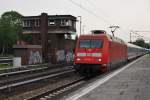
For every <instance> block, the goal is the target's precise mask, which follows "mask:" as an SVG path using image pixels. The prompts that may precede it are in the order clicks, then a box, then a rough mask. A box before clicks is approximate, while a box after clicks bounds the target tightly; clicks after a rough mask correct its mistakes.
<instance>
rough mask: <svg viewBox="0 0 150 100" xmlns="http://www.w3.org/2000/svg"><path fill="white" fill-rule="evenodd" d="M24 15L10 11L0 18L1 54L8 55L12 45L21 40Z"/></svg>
mask: <svg viewBox="0 0 150 100" xmlns="http://www.w3.org/2000/svg"><path fill="white" fill-rule="evenodd" d="M21 17H22V15H21V14H19V13H18V12H16V11H8V12H5V13H3V14H2V16H1V18H0V49H1V54H4V53H8V52H9V51H11V49H12V45H13V44H15V43H16V41H17V40H18V39H19V38H21V33H22V25H21V23H22V21H21Z"/></svg>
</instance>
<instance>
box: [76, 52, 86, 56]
mask: <svg viewBox="0 0 150 100" xmlns="http://www.w3.org/2000/svg"><path fill="white" fill-rule="evenodd" d="M77 56H79V57H84V56H86V53H77Z"/></svg>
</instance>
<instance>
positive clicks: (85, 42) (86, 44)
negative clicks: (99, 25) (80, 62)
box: [80, 40, 91, 48]
mask: <svg viewBox="0 0 150 100" xmlns="http://www.w3.org/2000/svg"><path fill="white" fill-rule="evenodd" d="M90 45H91V42H90V40H80V48H90V47H91V46H90Z"/></svg>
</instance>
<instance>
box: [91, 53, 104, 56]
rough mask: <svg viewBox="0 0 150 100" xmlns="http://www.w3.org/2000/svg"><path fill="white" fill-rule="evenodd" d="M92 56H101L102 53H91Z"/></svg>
mask: <svg viewBox="0 0 150 100" xmlns="http://www.w3.org/2000/svg"><path fill="white" fill-rule="evenodd" d="M92 56H93V57H101V56H102V54H101V53H92Z"/></svg>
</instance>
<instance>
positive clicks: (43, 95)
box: [25, 78, 85, 100]
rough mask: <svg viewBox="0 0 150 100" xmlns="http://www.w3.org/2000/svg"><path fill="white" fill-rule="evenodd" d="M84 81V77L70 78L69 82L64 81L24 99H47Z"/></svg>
mask: <svg viewBox="0 0 150 100" xmlns="http://www.w3.org/2000/svg"><path fill="white" fill-rule="evenodd" d="M84 82H85V80H84V78H79V79H76V80H72V81H69V82H66V83H64V84H61V85H60V86H58V87H57V88H55V89H53V90H47V91H44V92H42V93H40V94H37V95H33V96H31V97H29V98H26V99H25V100H47V99H51V98H53V97H55V96H57V95H59V94H61V93H64V92H66V91H68V90H70V89H72V88H75V87H77V86H79V85H81V84H83V83H84Z"/></svg>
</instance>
